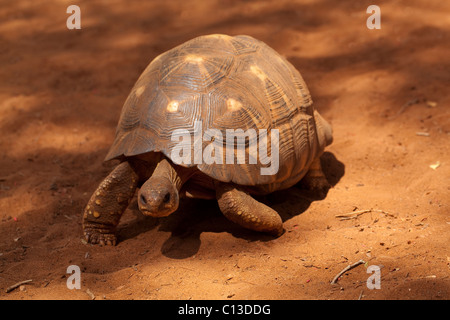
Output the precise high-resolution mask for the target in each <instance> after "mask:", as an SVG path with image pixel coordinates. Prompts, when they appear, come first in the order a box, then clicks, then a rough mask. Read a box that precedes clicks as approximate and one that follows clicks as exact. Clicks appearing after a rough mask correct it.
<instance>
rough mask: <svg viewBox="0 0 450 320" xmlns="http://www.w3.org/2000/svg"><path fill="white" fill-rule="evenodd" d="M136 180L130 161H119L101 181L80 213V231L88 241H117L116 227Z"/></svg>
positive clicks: (136, 182) (111, 243) (131, 195)
mask: <svg viewBox="0 0 450 320" xmlns="http://www.w3.org/2000/svg"><path fill="white" fill-rule="evenodd" d="M138 180H139V177H138V175H137V173H136V172H135V171H134V170H133V168H132V167H131V166H130V164H129V163H128V162H122V163H121V164H119V165H118V166H117V167H116V168H115V169H114V170H113V171H112V172H111V173H110V174H109V175H108V176H107V177H106V178H105V179H104V180H103V181H102V182H101V183H100V185H99V186H98V188H97V189H96V190H95V192H94V193H93V194H92V196H91V199H90V200H89V202H88V204H87V206H86V208H85V210H84V214H83V232H84V236H85V237H86V240H87V241H88V242H89V243H94V244H95V243H99V244H102V245H104V244H108V245H115V244H116V234H115V231H116V227H117V225H118V224H119V220H120V217H121V216H122V214H123V212H124V211H125V209H126V208H127V206H128V204H129V203H130V200H131V199H132V197H133V195H134V193H135V191H136V187H137V184H138Z"/></svg>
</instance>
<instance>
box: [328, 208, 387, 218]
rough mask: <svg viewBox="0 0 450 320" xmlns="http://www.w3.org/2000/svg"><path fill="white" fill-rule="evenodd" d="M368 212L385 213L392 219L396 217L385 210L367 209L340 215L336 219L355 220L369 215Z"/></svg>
mask: <svg viewBox="0 0 450 320" xmlns="http://www.w3.org/2000/svg"><path fill="white" fill-rule="evenodd" d="M368 212H378V213H383V214H385V215H387V216H390V217H395V216H394V215H393V214H392V213H389V212H386V211H384V210H375V209H366V210H358V211H352V212H347V213H343V214H338V215H335V218H340V220H350V219H355V218H357V217H359V216H360V215H362V214H364V213H368Z"/></svg>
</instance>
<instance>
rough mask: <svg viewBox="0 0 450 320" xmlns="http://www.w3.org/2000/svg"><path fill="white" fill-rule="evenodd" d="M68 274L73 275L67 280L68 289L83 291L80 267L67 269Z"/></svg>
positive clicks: (72, 266)
mask: <svg viewBox="0 0 450 320" xmlns="http://www.w3.org/2000/svg"><path fill="white" fill-rule="evenodd" d="M66 273H71V275H70V277H68V278H67V282H66V286H67V289H70V290H72V289H81V270H80V267H79V266H76V265H70V266H68V267H67V270H66Z"/></svg>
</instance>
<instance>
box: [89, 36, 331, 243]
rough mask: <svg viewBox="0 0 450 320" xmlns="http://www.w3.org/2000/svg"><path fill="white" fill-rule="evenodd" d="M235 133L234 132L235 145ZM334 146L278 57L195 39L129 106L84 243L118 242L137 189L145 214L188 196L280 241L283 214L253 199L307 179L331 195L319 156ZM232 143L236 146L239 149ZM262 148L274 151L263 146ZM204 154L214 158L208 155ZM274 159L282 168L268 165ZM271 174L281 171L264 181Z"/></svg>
mask: <svg viewBox="0 0 450 320" xmlns="http://www.w3.org/2000/svg"><path fill="white" fill-rule="evenodd" d="M230 130H231V131H230ZM233 130H235V131H233ZM211 132H212V133H211ZM229 132H232V133H234V134H235V135H234V136H231V138H229V140H226V139H228V135H227V136H226V138H225V135H226V134H228V133H229ZM254 132H256V135H255V134H252V133H254ZM269 133H270V136H271V140H270V141H271V144H270V145H269V141H268V140H269V139H268V138H267V137H268V134H269ZM273 133H278V135H277V134H273ZM183 134H187V135H188V136H187V138H186V137H185V136H183ZM205 135H206V137H205ZM274 136H275V138H274V139H272V138H273V137H274ZM199 137H200V138H199ZM277 137H278V138H277ZM184 138H186V139H184ZM332 140H333V138H332V129H331V126H330V125H329V123H328V122H327V121H325V120H324V119H323V118H322V117H321V116H320V114H319V113H318V112H317V111H316V110H315V109H314V107H313V104H312V100H311V96H310V93H309V91H308V89H307V87H306V84H305V82H304V80H303V78H302V76H301V75H300V73H299V72H298V71H297V70H296V69H295V67H294V66H293V65H292V64H291V63H289V62H288V61H287V60H286V59H285V58H283V57H282V56H281V55H279V54H278V53H277V52H276V51H275V50H273V49H272V48H270V47H269V46H268V45H266V44H265V43H263V42H262V41H259V40H256V39H255V38H253V37H251V36H247V35H239V36H228V35H222V34H212V35H205V36H200V37H197V38H194V39H192V40H189V41H187V42H185V43H183V44H181V45H179V46H177V47H175V48H173V49H171V50H169V51H167V52H165V53H163V54H161V55H159V56H158V57H156V58H155V59H154V60H153V61H152V62H151V63H150V64H149V65H148V66H147V68H146V69H145V70H144V72H143V73H142V75H141V76H140V77H139V78H138V80H137V82H136V83H135V85H134V87H133V89H132V91H131V93H130V94H129V96H128V98H127V99H126V101H125V104H124V106H123V109H122V113H121V115H120V120H119V124H118V126H117V129H116V134H115V140H114V142H113V144H112V146H111V148H110V150H109V152H108V154H107V155H106V158H105V161H109V160H113V159H116V160H119V161H120V164H118V165H117V166H116V167H115V168H114V169H113V170H112V172H111V173H110V174H109V175H108V176H107V177H106V178H105V179H104V180H103V181H102V182H101V183H100V185H99V186H98V188H97V189H96V190H95V192H94V193H93V195H92V197H91V198H90V200H89V202H88V204H87V206H86V208H85V210H84V214H83V231H84V236H85V237H86V240H87V241H88V242H89V243H99V244H103V245H115V244H116V239H117V238H116V226H117V225H118V223H119V220H120V218H121V215H122V213H123V212H124V211H125V209H126V208H127V206H128V205H129V203H130V201H131V200H132V199H133V197H134V194H135V193H136V190H137V189H139V191H138V193H137V203H138V207H139V210H140V211H141V212H142V213H143V214H144V215H149V216H152V217H164V216H167V215H169V214H171V213H172V212H174V211H176V210H177V209H178V205H179V201H180V198H181V197H188V198H200V199H217V202H218V205H219V208H220V210H221V212H222V213H223V214H224V216H225V217H226V218H228V219H229V220H231V221H233V222H235V223H237V224H238V225H240V226H242V227H244V228H247V229H251V230H255V231H259V232H263V233H267V234H271V235H273V236H275V237H277V236H280V235H281V234H282V233H283V232H284V228H283V221H282V219H281V217H280V216H279V214H278V213H277V212H276V211H275V210H273V209H272V208H270V207H269V206H267V205H265V204H263V203H262V202H259V201H258V200H256V199H255V198H254V197H253V196H256V197H257V196H258V195H265V194H268V193H271V192H273V191H276V190H283V189H286V188H289V187H291V186H293V185H295V184H297V183H298V182H299V181H300V180H302V181H305V184H306V185H307V186H310V188H311V189H313V190H319V191H320V190H322V191H323V190H324V189H326V188H328V187H329V184H328V182H327V180H326V177H325V175H324V173H323V171H322V168H321V165H320V156H321V154H322V153H323V152H324V148H325V147H326V146H327V145H329V144H330V143H331V142H332ZM180 141H182V142H180ZM230 141H232V142H234V141H237V142H236V145H235V149H231V152H230V151H229V150H228V149H227V148H226V147H228V146H233V144H232V143H230V144H227V143H228V142H230ZM258 143H260V145H259V147H261V145H263V146H265V147H266V150H264V149H261V148H260V149H257V148H254V146H255V145H257V144H258ZM269 147H270V148H269ZM269 149H270V150H269ZM211 150H213V151H211ZM255 150H256V151H260V153H259V155H260V156H259V157H258V153H256V154H255V152H254V151H255ZM261 150H263V151H265V154H263V153H262V151H261ZM205 151H209V153H208V152H207V154H209V155H211V156H212V158H211V157H210V158H209V159H208V157H203V158H202V157H201V153H202V152H205ZM228 152H229V153H228ZM238 152H241V153H240V157H239V155H238ZM199 153H200V155H199ZM225 155H226V156H230V158H227V160H230V159H231V160H234V161H231V162H230V161H224V160H223V159H224V158H225ZM273 155H276V156H277V158H275V157H273V159H275V160H276V162H277V164H276V165H274V164H273V163H271V164H270V166H269V162H268V158H270V157H271V156H273ZM264 156H265V157H264ZM180 159H182V160H183V161H180ZM211 159H212V160H213V161H211ZM270 167H272V169H274V168H275V169H276V170H272V172H270V173H268V174H267V173H266V174H262V172H263V170H264V169H267V170H268V171H270V170H269V169H270Z"/></svg>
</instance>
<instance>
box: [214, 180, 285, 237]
mask: <svg viewBox="0 0 450 320" xmlns="http://www.w3.org/2000/svg"><path fill="white" fill-rule="evenodd" d="M216 197H217V202H218V203H219V207H220V210H221V211H222V213H223V214H224V216H225V217H226V218H228V219H229V220H231V221H233V222H235V223H237V224H239V225H241V226H243V227H244V228H247V229H251V230H255V231H260V232H266V233H269V234H272V235H274V236H280V235H281V234H282V233H283V231H284V230H283V222H282V220H281V217H280V216H279V215H278V213H277V212H276V211H275V210H273V209H272V208H269V207H268V206H266V205H265V204H263V203H261V202H259V201H257V200H255V199H254V198H253V197H252V196H250V195H249V194H248V193H247V192H245V191H242V190H240V189H238V188H236V187H235V186H234V185H231V184H227V183H217V184H216Z"/></svg>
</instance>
